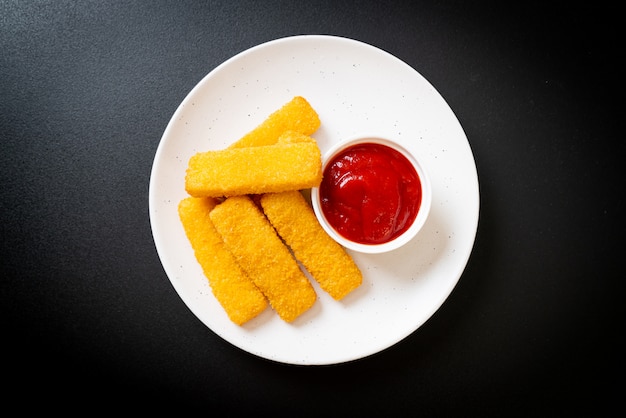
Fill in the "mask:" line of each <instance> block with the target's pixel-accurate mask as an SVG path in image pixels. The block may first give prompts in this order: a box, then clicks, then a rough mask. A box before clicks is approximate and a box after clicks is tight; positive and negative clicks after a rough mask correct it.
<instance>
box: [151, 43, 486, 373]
mask: <svg viewBox="0 0 626 418" xmlns="http://www.w3.org/2000/svg"><path fill="white" fill-rule="evenodd" d="M294 96H303V97H304V98H306V99H307V100H308V101H309V103H310V104H311V106H312V107H313V108H314V109H315V110H316V111H317V113H318V114H319V117H320V120H321V127H320V129H319V130H318V131H317V132H315V133H314V134H313V137H314V138H315V139H316V140H317V141H318V144H319V147H320V150H321V152H322V154H324V153H325V152H326V150H327V149H328V148H329V147H330V146H331V145H332V144H334V143H336V142H337V141H340V140H342V139H345V138H349V137H354V136H356V135H358V134H360V133H362V132H364V133H368V132H376V133H377V134H380V135H384V136H386V137H388V138H393V139H395V140H397V141H399V142H401V144H402V145H403V146H404V147H405V148H407V149H408V150H409V151H410V152H412V153H413V154H414V155H416V156H418V157H419V159H420V161H421V162H422V163H423V164H424V166H425V168H426V170H427V171H428V173H429V175H430V178H431V183H432V189H433V196H432V206H431V212H430V215H429V217H428V220H427V222H426V224H425V225H424V227H423V229H422V230H421V231H420V233H419V234H418V235H417V237H416V238H414V239H413V240H412V241H411V242H409V243H408V244H407V245H405V246H404V247H402V248H400V249H398V250H395V251H392V252H390V253H386V254H359V253H351V254H352V256H353V258H354V260H355V261H356V263H357V264H358V266H359V267H360V268H361V270H362V272H363V284H362V285H361V286H360V287H359V288H358V289H356V290H354V291H353V292H352V293H351V294H349V295H348V296H347V297H346V298H344V300H342V301H340V302H338V301H335V300H334V299H332V298H331V297H330V296H329V295H328V294H326V293H325V292H324V291H322V290H321V289H320V288H319V286H317V284H316V283H313V285H314V287H315V289H316V291H317V294H318V300H317V302H316V303H315V305H314V306H313V307H312V308H311V309H310V310H309V311H307V312H305V313H304V314H303V315H302V316H300V317H299V318H298V319H296V321H295V322H293V323H291V324H289V323H286V322H284V321H282V320H281V319H280V318H279V317H278V315H277V314H276V313H275V312H274V311H272V310H271V309H270V308H268V309H267V310H266V311H265V312H263V313H262V314H261V315H260V316H258V317H257V318H255V319H253V320H252V321H250V322H248V323H247V324H244V325H243V326H238V325H235V324H234V323H232V322H231V321H230V320H229V319H228V317H227V316H226V314H225V312H224V311H223V309H222V308H221V306H220V305H219V303H218V302H217V300H216V299H215V298H214V296H213V294H212V293H211V290H210V287H209V284H208V281H207V279H206V277H205V276H204V275H203V273H202V270H201V268H200V266H199V264H198V262H197V261H196V259H195V257H194V254H193V251H192V249H191V246H190V244H189V242H188V240H187V238H186V236H185V232H184V230H183V227H182V225H181V223H180V220H179V218H178V212H177V206H178V202H179V201H180V200H181V199H183V198H185V197H186V196H187V194H186V192H185V184H184V183H185V170H186V168H187V162H188V160H189V158H190V157H191V156H192V155H193V154H195V153H196V152H199V151H206V150H211V149H221V148H224V147H226V146H228V145H229V144H231V143H232V142H234V141H236V140H237V139H239V138H240V137H241V136H243V135H244V134H245V133H247V132H249V131H250V130H252V129H253V128H255V127H256V126H257V125H258V124H260V123H261V122H262V121H263V120H264V119H265V118H267V116H268V115H269V114H270V113H272V112H274V111H275V110H277V109H279V108H280V107H281V106H282V105H283V104H285V103H287V102H288V101H289V100H291V99H292V98H293V97H294ZM149 195H150V196H149V204H150V222H151V227H152V232H153V236H154V240H155V244H156V249H157V251H158V254H159V257H160V259H161V262H162V263H163V267H164V269H165V272H166V273H167V275H168V277H169V279H170V281H171V283H172V285H173V287H174V289H175V290H176V291H177V292H178V294H179V295H180V297H181V299H182V300H183V302H184V303H185V304H186V305H187V306H188V307H189V309H190V310H191V311H192V312H193V313H194V314H195V315H196V316H197V317H198V318H199V319H200V321H202V322H203V323H204V324H206V326H207V327H209V328H210V329H211V330H212V331H213V332H215V333H216V334H217V335H219V336H221V337H222V338H223V339H224V340H226V341H228V342H230V343H231V344H233V345H235V346H237V347H239V348H241V349H242V350H245V351H247V352H249V353H252V354H254V355H257V356H260V357H263V358H266V359H269V360H274V361H278V362H283V363H290V364H299V365H322V364H335V363H341V362H346V361H351V360H356V359H359V358H363V357H366V356H369V355H372V354H374V353H377V352H379V351H381V350H384V349H386V348H388V347H390V346H391V345H393V344H395V343H397V342H398V341H400V340H402V339H404V338H405V337H406V336H408V335H409V334H411V333H412V332H414V331H415V330H416V329H417V328H419V327H420V326H421V325H422V324H423V323H424V322H425V321H426V320H428V318H430V317H431V316H432V314H433V313H434V312H435V311H436V310H437V309H438V308H439V307H440V306H441V304H442V303H443V302H444V301H445V299H446V298H447V297H448V296H449V294H450V292H451V291H452V289H453V288H454V286H455V285H456V283H457V282H458V280H459V278H460V277H461V274H462V273H463V270H464V268H465V266H466V264H467V260H468V258H469V256H470V253H471V250H472V247H473V245H474V239H475V236H476V229H477V226H478V211H479V190H478V176H477V173H476V165H475V162H474V158H473V155H472V151H471V149H470V146H469V143H468V141H467V138H466V136H465V133H464V132H463V129H462V128H461V125H460V124H459V122H458V120H457V118H456V117H455V115H454V113H453V112H452V110H451V109H450V107H449V106H448V105H447V103H446V102H445V100H444V99H443V98H442V97H441V96H440V95H439V93H438V92H437V91H436V90H435V88H434V87H433V86H432V85H431V84H430V83H429V82H428V81H427V80H426V79H424V78H423V77H422V76H421V75H420V74H419V73H418V72H416V71H415V70H414V69H413V68H411V67H410V66H408V65H407V64H406V63H404V62H402V61H401V60H399V59H398V58H396V57H394V56H392V55H390V54H389V53H387V52H385V51H382V50H380V49H378V48H375V47H373V46H371V45H368V44H365V43H362V42H358V41H355V40H351V39H346V38H340V37H334V36H322V35H305V36H294V37H288V38H283V39H278V40H274V41H271V42H267V43H264V44H261V45H258V46H256V47H253V48H251V49H248V50H246V51H244V52H242V53H240V54H238V55H236V56H234V57H232V58H231V59H229V60H227V61H226V62H224V63H222V64H221V65H220V66H218V67H217V68H215V69H214V70H213V71H211V72H210V73H209V74H208V75H207V76H206V77H204V79H202V80H201V81H200V82H199V83H198V84H197V85H196V86H195V87H194V88H193V90H192V91H191V92H190V93H189V94H188V95H187V97H186V98H185V99H184V100H183V102H182V103H181V104H180V106H179V107H178V109H177V110H176V112H175V113H174V115H173V116H172V119H171V120H170V122H169V124H168V126H167V128H166V129H165V132H164V133H163V137H162V139H161V142H160V144H159V146H158V149H157V152H156V156H155V159H154V164H153V167H152V173H151V178H150V192H149Z"/></svg>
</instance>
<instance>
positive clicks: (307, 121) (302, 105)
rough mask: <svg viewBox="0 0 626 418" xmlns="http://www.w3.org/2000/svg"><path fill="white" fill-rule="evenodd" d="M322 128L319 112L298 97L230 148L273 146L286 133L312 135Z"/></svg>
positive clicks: (302, 98)
mask: <svg viewBox="0 0 626 418" xmlns="http://www.w3.org/2000/svg"><path fill="white" fill-rule="evenodd" d="M319 127H320V119H319V116H318V115H317V112H315V110H314V109H313V108H312V107H311V105H310V104H309V102H307V101H306V99H305V98H304V97H300V96H296V97H294V98H293V99H291V101H289V102H287V103H286V104H285V105H283V107H281V108H280V109H278V110H277V111H275V112H274V113H272V114H271V115H269V116H268V117H267V119H265V120H264V121H263V122H262V123H261V124H260V125H259V126H257V127H256V128H254V129H253V130H252V131H250V132H248V133H247V134H246V135H244V136H243V137H242V138H241V139H239V140H238V141H236V142H234V143H233V144H231V145H230V146H229V148H244V147H258V146H261V145H272V144H275V143H276V140H277V139H278V137H279V136H280V135H281V134H282V133H283V132H285V131H295V132H299V133H301V134H304V135H311V134H312V133H313V132H315V131H316V130H317V129H318V128H319Z"/></svg>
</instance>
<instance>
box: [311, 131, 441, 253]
mask: <svg viewBox="0 0 626 418" xmlns="http://www.w3.org/2000/svg"><path fill="white" fill-rule="evenodd" d="M323 170H324V173H323V179H322V183H321V184H320V187H319V188H317V189H315V190H313V193H312V203H313V208H314V210H315V212H316V214H317V215H318V219H319V220H320V223H321V224H322V226H323V227H324V229H325V230H326V231H327V232H328V233H329V234H330V235H331V236H332V237H333V238H335V240H336V241H338V242H339V243H340V244H342V245H344V246H345V247H348V248H352V249H355V250H357V251H361V252H370V253H373V252H384V251H388V250H391V249H394V248H397V247H399V246H401V245H402V244H404V243H405V242H407V241H408V240H410V239H411V238H412V237H413V236H414V235H415V234H416V233H417V230H419V228H420V227H421V225H423V223H424V221H425V216H426V215H427V213H428V210H429V208H430V193H431V192H430V183H429V182H428V179H427V177H426V175H425V173H424V171H423V169H422V167H421V166H420V165H419V163H418V162H417V160H416V159H415V158H414V157H413V156H412V155H411V154H410V153H408V151H406V150H405V149H403V148H402V147H400V146H399V145H398V144H396V143H394V142H392V141H389V140H385V139H382V138H378V137H372V138H369V137H365V138H360V139H354V140H350V141H346V142H342V143H341V144H339V145H336V146H335V147H334V148H333V149H332V150H331V151H330V153H329V155H328V156H327V158H326V159H325V161H324V167H323ZM418 218H419V222H418V223H419V224H416V220H418Z"/></svg>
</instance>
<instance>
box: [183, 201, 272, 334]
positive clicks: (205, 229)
mask: <svg viewBox="0 0 626 418" xmlns="http://www.w3.org/2000/svg"><path fill="white" fill-rule="evenodd" d="M216 205H217V200H215V199H212V198H194V197H188V198H186V199H183V200H181V201H180V203H179V205H178V214H179V216H180V220H181V222H182V224H183V227H184V229H185V234H186V235H187V238H188V239H189V242H190V243H191V246H192V248H193V250H194V254H195V256H196V259H197V260H198V262H199V263H200V266H201V267H202V270H203V272H204V275H205V276H206V277H207V279H208V281H209V285H210V286H211V291H212V292H213V295H215V298H216V299H217V301H218V302H219V303H220V304H221V305H222V307H223V308H224V310H225V311H226V314H227V315H228V317H229V318H230V320H231V321H233V322H234V323H235V324H237V325H242V324H244V323H246V322H247V321H249V320H251V319H252V318H254V317H256V316H257V315H259V314H260V313H261V312H263V311H264V310H265V308H267V299H266V298H265V296H264V295H263V293H262V292H261V291H260V290H259V289H258V288H257V287H256V285H255V284H254V283H253V282H252V280H251V279H250V278H249V277H248V276H247V275H246V274H245V273H244V272H243V270H241V268H240V267H239V265H238V264H237V262H236V261H235V259H234V258H233V256H232V254H231V253H230V252H229V251H228V250H227V249H226V248H225V247H224V243H223V242H222V238H221V236H220V235H219V234H218V233H217V231H216V230H215V227H214V226H213V223H212V222H211V219H210V218H209V213H210V212H211V210H212V209H213V208H214V207H215V206H216Z"/></svg>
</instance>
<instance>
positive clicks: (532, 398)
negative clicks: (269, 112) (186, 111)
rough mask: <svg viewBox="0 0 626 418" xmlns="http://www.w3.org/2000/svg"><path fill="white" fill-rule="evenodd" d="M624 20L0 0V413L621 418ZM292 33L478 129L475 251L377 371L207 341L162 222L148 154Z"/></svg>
mask: <svg viewBox="0 0 626 418" xmlns="http://www.w3.org/2000/svg"><path fill="white" fill-rule="evenodd" d="M617 16H618V12H617V9H614V8H612V7H609V6H604V5H600V4H599V3H597V6H593V7H591V6H588V5H584V4H581V5H578V6H576V5H573V4H571V3H569V2H567V3H566V2H563V3H562V4H558V3H542V2H537V3H528V2H524V3H523V4H521V3H520V4H518V3H517V2H514V3H510V4H509V3H508V2H501V3H496V2H493V4H489V3H485V2H478V3H477V2H463V1H451V2H436V1H415V2H409V1H406V2H389V3H385V2H380V3H379V2H368V1H366V2H342V1H325V2H315V1H313V2H287V1H283V2H278V1H263V2H256V1H248V2H240V1H219V2H218V1H213V2H200V1H169V2H168V1H144V2H139V1H133V2H119V1H115V2H111V1H104V2H101V1H83V2H73V1H6V0H1V1H0V145H1V153H0V180H1V184H0V228H1V231H2V240H1V245H2V247H1V256H0V257H1V262H0V283H1V285H0V298H1V299H0V302H1V307H2V308H1V309H2V310H1V312H0V318H1V321H2V340H3V347H4V348H3V353H4V356H3V360H4V361H3V363H4V366H3V381H4V383H5V384H8V390H7V389H6V388H7V386H6V385H5V389H3V391H2V395H1V396H2V398H3V399H4V400H5V401H15V402H16V404H17V405H21V406H23V407H31V406H33V405H40V406H43V407H45V408H50V409H60V408H63V409H65V408H68V407H75V406H77V403H78V402H79V401H82V402H86V403H83V405H88V410H94V409H95V410H100V409H101V408H104V407H107V406H108V407H112V408H121V407H122V406H124V407H129V406H136V407H138V408H140V409H138V410H145V411H149V410H152V408H154V407H157V408H161V407H165V406H174V407H181V408H182V407H186V406H193V407H198V408H199V410H200V411H203V412H204V413H208V414H214V413H215V412H222V411H226V410H230V411H233V412H249V413H262V414H265V415H268V416H269V415H270V414H277V413H278V414H298V416H317V415H322V414H323V415H331V416H334V415H342V416H363V415H370V414H371V415H374V416H375V415H381V414H383V413H385V414H390V415H399V414H401V413H409V412H410V413H412V414H414V415H419V416H470V415H472V416H473V415H476V416H492V415H493V416H530V415H535V414H539V415H540V416H564V415H567V414H570V413H573V412H582V413H585V414H588V416H603V415H605V414H606V413H607V411H608V408H609V407H616V406H617V407H618V408H619V409H623V404H622V403H621V401H620V399H619V397H620V396H621V393H622V391H621V390H619V383H623V379H624V371H625V370H624V353H625V351H624V350H625V344H624V330H623V325H624V295H625V293H624V290H625V289H624V284H623V280H624V268H623V263H622V262H620V261H619V260H622V261H623V251H622V250H623V245H622V238H623V235H624V222H623V216H624V214H623V211H624V209H625V208H624V180H623V177H624V176H623V173H622V170H621V167H622V166H623V159H624V157H625V154H626V153H625V149H626V147H625V145H624V134H623V131H622V130H619V131H618V128H621V127H622V124H623V113H622V109H620V106H621V104H622V101H623V97H622V92H623V88H622V84H623V83H622V80H621V78H618V72H619V73H621V72H622V71H621V70H619V68H620V64H618V62H620V60H622V59H623V58H624V47H623V42H622V41H620V40H619V39H618V37H617V34H618V29H619V27H618V20H617ZM298 34H331V35H339V36H345V37H349V38H354V39H357V40H360V41H363V42H367V43H370V44H372V45H374V46H377V47H379V48H381V49H384V50H386V51H388V52H390V53H392V54H394V55H396V56H397V57H399V58H400V59H402V60H404V61H405V62H407V63H408V64H409V65H411V66H412V67H414V68H415V69H416V70H417V71H419V72H420V73H421V74H422V75H423V76H425V77H426V78H427V79H428V80H429V81H430V82H431V83H432V84H433V85H434V86H435V87H436V88H437V89H438V91H439V92H440V93H441V94H442V96H443V97H444V98H445V99H446V101H447V102H448V103H449V104H450V106H451V108H452V109H453V111H454V112H455V113H456V115H457V117H458V118H459V120H460V122H461V125H462V126H463V128H464V129H465V131H466V134H467V136H468V140H469V142H470V145H471V147H472V150H473V152H474V156H475V160H476V165H477V169H478V175H479V181H480V190H481V215H480V221H479V228H478V234H477V238H476V243H475V246H474V250H473V253H472V255H471V258H470V260H469V263H468V265H467V268H466V270H465V272H464V274H463V276H462V277H461V280H460V281H459V283H458V285H457V287H456V288H455V290H454V291H453V293H452V295H451V296H450V297H449V299H448V300H447V301H446V302H445V303H444V305H443V306H442V307H441V308H440V309H439V311H438V312H436V314H435V315H434V316H433V317H432V318H431V319H430V320H429V321H428V322H427V323H426V324H425V325H424V326H422V327H421V328H420V329H418V330H417V331H416V332H414V333H413V334H412V335H410V336H409V337H408V338H406V339H405V340H403V341H402V342H400V343H399V344H397V345H396V346H393V347H391V348H389V349H387V350H385V351H384V352H382V353H379V354H376V355H374V356H371V357H369V358H366V359H362V360H359V361H355V362H352V363H349V364H342V365H335V366H325V367H294V366H288V365H283V364H276V363H272V362H269V361H266V360H263V359H259V358H256V357H254V356H252V355H250V354H248V353H245V352H242V351H241V350H239V349H237V348H235V347H233V346H231V345H230V344H228V343H226V342H225V341H223V340H221V339H220V338H219V337H218V336H217V335H215V334H214V333H212V332H211V331H210V330H209V329H207V328H206V327H205V326H204V325H203V324H202V323H201V322H200V321H199V320H198V319H197V318H196V317H195V316H194V315H193V314H192V313H191V312H190V311H189V310H188V309H187V307H186V306H185V305H184V303H183V302H182V301H181V299H180V298H179V297H178V295H177V294H176V292H175V291H174V289H173V287H172V286H171V284H170V282H169V280H168V278H167V276H166V275H165V273H164V271H163V269H162V267H161V264H160V261H159V258H158V256H157V253H156V250H155V247H154V242H153V240H152V235H151V230H150V223H149V217H148V183H149V178H150V170H151V167H152V161H153V158H154V154H155V151H156V149H157V146H158V143H159V140H160V138H161V135H162V133H163V131H164V129H165V127H166V125H167V123H168V121H169V119H170V117H171V116H172V114H173V112H174V111H175V110H176V108H177V106H178V104H179V103H180V102H181V101H182V100H183V98H184V97H185V96H186V95H187V93H188V92H189V91H190V90H191V89H192V88H193V87H194V85H195V84H196V83H197V82H198V81H200V79H202V77H204V76H205V75H206V74H207V73H208V72H209V71H211V70H212V69H213V68H215V67H216V66H217V65H219V64H220V63H221V62H223V61H224V60H226V59H228V58H230V57H231V56H233V55H235V54H237V53H239V52H241V51H243V50H245V49H247V48H249V47H252V46H254V45H257V44H259V43H262V42H265V41H269V40H272V39H276V38H280V37H284V36H290V35H298ZM620 75H621V74H620ZM459 210H463V208H459ZM18 395H21V396H22V398H21V399H23V400H22V401H20V402H17V398H18ZM24 395H25V397H24ZM619 409H618V410H619Z"/></svg>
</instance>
